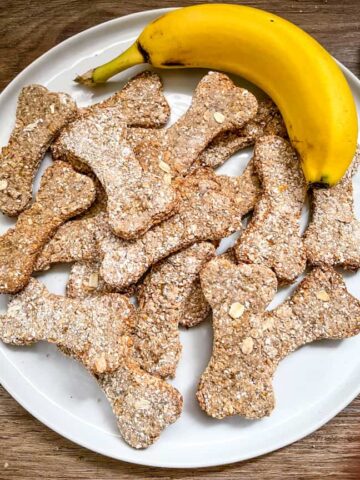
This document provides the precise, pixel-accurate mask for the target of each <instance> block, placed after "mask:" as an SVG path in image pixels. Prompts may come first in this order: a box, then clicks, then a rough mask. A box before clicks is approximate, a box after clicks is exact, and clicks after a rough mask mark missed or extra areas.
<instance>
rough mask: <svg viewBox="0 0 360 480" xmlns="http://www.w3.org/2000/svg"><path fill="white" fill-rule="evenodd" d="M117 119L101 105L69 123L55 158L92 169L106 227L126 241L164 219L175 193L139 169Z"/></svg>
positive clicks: (170, 208) (157, 178) (174, 200)
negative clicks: (98, 185) (103, 194)
mask: <svg viewBox="0 0 360 480" xmlns="http://www.w3.org/2000/svg"><path fill="white" fill-rule="evenodd" d="M121 118H122V117H121V112H120V113H119V112H118V111H117V109H115V108H114V107H107V108H101V109H98V110H96V111H95V113H93V114H90V115H86V116H85V117H82V118H80V119H79V120H77V121H75V122H73V124H72V127H73V128H71V129H69V130H68V131H67V133H66V134H63V135H62V136H61V141H59V142H58V144H57V157H58V158H66V159H67V160H68V161H70V162H71V163H74V162H73V160H75V163H78V162H80V163H82V164H86V165H88V166H89V167H90V168H91V169H92V171H93V172H94V173H95V175H96V176H97V178H98V179H99V181H100V183H101V184H102V186H103V187H104V189H105V192H106V196H107V212H108V215H109V223H110V225H111V227H112V229H113V230H114V232H115V234H116V235H118V236H120V237H122V238H126V239H129V238H133V237H136V236H139V235H141V234H143V233H144V232H145V231H146V230H148V229H149V228H150V227H151V226H152V225H154V224H156V223H158V222H160V221H161V220H162V219H164V218H166V217H167V216H169V215H170V214H171V213H172V211H173V210H174V209H175V206H176V194H175V191H174V190H173V189H172V188H171V186H170V185H167V184H166V183H165V182H164V180H163V178H162V176H158V175H156V174H154V173H151V172H147V171H145V170H144V169H143V168H142V167H141V165H140V163H139V162H138V160H137V159H136V158H135V156H134V154H133V152H132V150H131V148H130V147H129V145H128V143H127V141H126V128H125V125H124V124H123V123H122V120H121ZM77 122H79V125H78V126H77V128H74V124H77ZM60 150H61V152H60Z"/></svg>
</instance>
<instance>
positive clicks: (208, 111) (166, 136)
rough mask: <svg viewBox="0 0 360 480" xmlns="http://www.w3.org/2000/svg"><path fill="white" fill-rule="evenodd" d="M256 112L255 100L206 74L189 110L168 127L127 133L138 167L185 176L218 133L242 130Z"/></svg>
mask: <svg viewBox="0 0 360 480" xmlns="http://www.w3.org/2000/svg"><path fill="white" fill-rule="evenodd" d="M256 112H257V100H256V98H255V97H254V95H252V94H251V93H250V92H248V91H247V90H244V89H242V88H239V87H236V86H235V85H234V83H233V82H232V81H231V80H230V79H229V77H227V76H226V75H224V74H222V73H218V72H210V73H208V74H207V75H205V76H204V77H203V78H202V80H201V81H200V83H199V84H198V86H197V88H196V90H195V93H194V96H193V99H192V102H191V106H190V108H189V109H188V110H187V112H186V113H185V114H184V115H183V116H182V117H180V119H179V120H177V122H175V123H174V124H173V125H172V126H171V127H169V128H167V129H164V130H160V131H158V132H156V133H155V132H149V135H148V136H147V135H146V132H144V134H145V135H144V140H143V142H141V141H140V138H139V137H140V136H141V132H139V134H137V132H133V133H132V134H131V133H130V142H132V145H133V147H134V148H135V153H136V155H137V157H138V158H139V161H140V162H141V163H142V164H144V163H145V164H147V165H148V166H149V168H153V169H154V170H155V171H159V170H160V171H162V172H163V174H165V175H170V176H172V177H175V176H177V175H186V174H187V173H188V172H189V170H190V169H191V167H192V164H193V163H194V162H195V161H196V160H197V159H198V157H199V155H200V154H201V152H202V151H203V150H204V149H205V147H206V146H207V145H208V144H209V143H210V142H211V141H212V140H213V139H214V138H215V137H216V136H217V135H219V134H220V133H221V132H226V131H233V130H237V129H239V128H242V127H243V126H244V125H245V124H246V123H247V122H248V121H249V120H251V119H252V118H253V117H254V116H255V114H256Z"/></svg>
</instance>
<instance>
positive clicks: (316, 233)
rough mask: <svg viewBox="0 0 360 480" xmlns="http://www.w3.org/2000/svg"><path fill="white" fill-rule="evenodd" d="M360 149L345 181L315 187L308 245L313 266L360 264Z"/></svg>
mask: <svg viewBox="0 0 360 480" xmlns="http://www.w3.org/2000/svg"><path fill="white" fill-rule="evenodd" d="M359 161H360V152H359V149H358V151H357V153H356V156H355V158H354V160H353V163H352V164H351V166H350V167H349V169H348V171H347V172H346V174H345V176H344V177H343V178H342V180H341V181H340V182H339V183H338V184H337V185H335V186H334V187H331V188H324V189H320V188H314V189H313V190H312V219H311V221H310V224H309V227H308V229H307V231H306V232H305V236H304V244H305V250H306V256H307V259H308V262H309V263H310V264H311V265H333V266H341V267H343V268H346V269H357V268H359V267H360V222H359V221H358V220H357V219H356V217H355V212H354V199H353V185H352V177H353V175H354V174H355V173H356V170H357V168H358V166H359Z"/></svg>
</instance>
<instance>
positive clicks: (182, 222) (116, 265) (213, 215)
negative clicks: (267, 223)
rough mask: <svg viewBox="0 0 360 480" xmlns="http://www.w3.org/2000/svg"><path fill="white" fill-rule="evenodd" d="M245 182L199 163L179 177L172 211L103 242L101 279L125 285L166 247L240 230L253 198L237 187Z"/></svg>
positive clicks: (167, 249)
mask: <svg viewBox="0 0 360 480" xmlns="http://www.w3.org/2000/svg"><path fill="white" fill-rule="evenodd" d="M246 182H248V177H246V179H245V180H244V178H243V177H233V178H231V177H225V176H216V175H215V174H214V172H213V171H212V170H211V169H199V170H197V171H196V172H195V173H194V174H192V175H189V176H187V177H186V178H184V179H182V180H179V181H178V182H177V187H178V193H179V204H178V209H179V210H178V212H177V213H176V214H175V215H173V216H172V217H171V218H169V219H168V220H166V221H164V222H162V223H161V224H159V225H156V226H155V227H154V228H152V229H151V230H149V231H148V232H146V234H145V235H144V236H143V237H141V238H139V239H137V240H135V241H133V242H128V243H124V242H122V241H121V240H118V239H116V238H115V239H114V238H112V239H111V240H106V241H103V242H102V245H101V251H102V255H103V262H102V266H101V270H100V273H101V276H102V277H103V279H104V280H105V282H106V283H108V284H109V285H111V286H112V287H116V288H125V287H126V286H128V285H131V284H132V283H135V282H137V280H138V279H139V278H140V277H141V276H142V275H143V274H144V273H145V272H146V271H147V269H148V268H149V267H150V266H151V265H153V264H154V263H156V262H158V261H160V260H162V259H164V258H165V257H167V256H169V255H170V254H171V253H174V252H176V251H178V250H181V249H184V248H186V247H188V246H190V245H192V244H193V243H196V242H201V241H205V240H220V239H222V238H224V237H226V236H227V235H230V234H231V233H233V232H235V231H236V230H240V229H241V228H242V224H241V218H242V217H243V216H244V215H245V214H246V213H247V212H248V211H249V209H252V208H253V206H254V203H255V202H256V199H257V195H254V196H253V197H252V198H249V196H248V192H247V191H246V188H245V187H244V188H242V185H243V184H245V183H246ZM244 192H246V193H244Z"/></svg>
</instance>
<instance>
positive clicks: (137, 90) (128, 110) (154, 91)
mask: <svg viewBox="0 0 360 480" xmlns="http://www.w3.org/2000/svg"><path fill="white" fill-rule="evenodd" d="M107 107H116V108H117V109H118V110H119V111H120V112H121V114H122V116H123V121H124V122H125V123H126V124H127V125H128V126H131V127H144V128H160V127H162V126H164V125H165V124H166V122H167V121H168V119H169V117H170V107H169V104H168V102H167V101H166V98H165V96H164V92H163V85H162V81H161V78H160V77H159V75H157V74H156V73H154V72H150V71H145V72H142V73H139V74H138V75H136V76H135V77H133V78H131V79H130V80H129V81H128V82H127V83H126V84H125V86H124V87H123V88H122V89H121V90H120V91H119V92H117V93H115V94H114V95H112V96H111V97H109V98H107V99H106V100H104V101H103V102H100V103H96V104H95V105H91V106H90V107H87V108H84V109H82V113H85V114H87V113H89V112H91V113H93V112H94V111H95V110H98V109H101V108H107Z"/></svg>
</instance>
